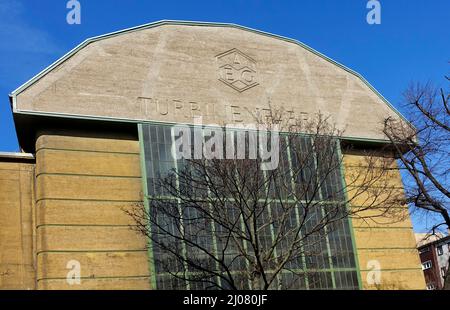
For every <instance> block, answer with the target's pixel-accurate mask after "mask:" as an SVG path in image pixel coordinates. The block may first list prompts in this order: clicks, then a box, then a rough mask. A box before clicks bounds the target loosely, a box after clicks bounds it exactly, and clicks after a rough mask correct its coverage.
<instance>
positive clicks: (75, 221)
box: [36, 135, 150, 289]
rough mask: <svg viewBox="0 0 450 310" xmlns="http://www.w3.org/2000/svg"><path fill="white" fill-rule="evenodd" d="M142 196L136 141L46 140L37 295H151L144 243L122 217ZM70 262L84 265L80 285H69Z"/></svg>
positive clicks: (40, 145)
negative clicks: (60, 291) (142, 292)
mask: <svg viewBox="0 0 450 310" xmlns="http://www.w3.org/2000/svg"><path fill="white" fill-rule="evenodd" d="M141 192H142V183H141V172H140V159H139V143H138V142H137V141H130V140H114V139H98V138H81V137H68V136H53V135H42V136H40V137H39V138H38V140H37V142H36V209H37V210H36V235H37V240H36V248H37V249H36V250H37V283H38V289H149V288H150V279H149V268H148V255H147V250H146V238H145V237H143V236H142V235H140V234H138V233H136V232H135V231H133V230H132V229H131V228H130V226H129V225H132V224H133V223H132V221H131V219H130V218H129V216H128V215H126V214H125V212H124V210H125V209H127V208H130V207H132V206H133V205H134V204H136V203H139V202H140V201H141V199H142V198H141ZM71 260H76V261H78V262H80V265H81V285H69V284H68V283H67V281H66V277H67V273H68V272H69V269H67V263H68V262H69V261H71Z"/></svg>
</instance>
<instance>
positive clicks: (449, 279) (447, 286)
mask: <svg viewBox="0 0 450 310" xmlns="http://www.w3.org/2000/svg"><path fill="white" fill-rule="evenodd" d="M442 289H443V290H450V255H449V257H448V263H447V272H446V273H445V277H444V286H443V287H442Z"/></svg>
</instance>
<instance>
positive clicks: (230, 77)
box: [216, 48, 259, 92]
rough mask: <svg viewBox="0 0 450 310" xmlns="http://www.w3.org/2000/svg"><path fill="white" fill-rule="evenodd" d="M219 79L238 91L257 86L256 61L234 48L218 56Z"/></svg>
mask: <svg viewBox="0 0 450 310" xmlns="http://www.w3.org/2000/svg"><path fill="white" fill-rule="evenodd" d="M216 59H217V65H218V69H219V81H222V82H223V83H225V84H227V85H228V86H230V87H232V88H234V89H235V90H237V91H238V92H243V91H245V90H247V89H250V88H252V87H255V86H257V85H258V84H259V83H258V82H257V76H256V74H257V72H256V61H255V60H254V59H252V58H251V57H250V56H247V55H245V54H244V53H243V52H241V51H240V50H238V49H236V48H233V49H231V50H229V51H226V52H224V53H221V54H219V55H217V56H216Z"/></svg>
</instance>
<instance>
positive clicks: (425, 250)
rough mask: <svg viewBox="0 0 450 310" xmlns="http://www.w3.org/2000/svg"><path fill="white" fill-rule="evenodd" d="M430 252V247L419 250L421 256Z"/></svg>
mask: <svg viewBox="0 0 450 310" xmlns="http://www.w3.org/2000/svg"><path fill="white" fill-rule="evenodd" d="M429 250H430V247H429V246H427V247H424V248H421V249H420V250H419V254H422V253H426V252H428V251H429Z"/></svg>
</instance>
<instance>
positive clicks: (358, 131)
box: [16, 24, 398, 139]
mask: <svg viewBox="0 0 450 310" xmlns="http://www.w3.org/2000/svg"><path fill="white" fill-rule="evenodd" d="M233 49H237V50H238V52H237V53H238V64H234V63H233V62H234V60H235V58H236V57H235V55H236V54H235V53H233ZM227 52H229V54H227ZM224 54H225V56H223V55H224ZM224 65H232V66H235V67H236V68H238V69H239V68H242V67H249V68H250V69H251V71H253V72H252V73H244V75H242V73H243V72H242V70H241V71H239V70H234V71H233V72H234V75H233V77H232V78H236V79H241V80H242V79H246V80H247V81H246V83H249V84H250V87H248V89H244V90H242V89H236V88H233V87H231V86H230V85H228V84H227V80H226V79H227V77H229V76H228V75H227V72H228V73H229V71H226V69H224V68H223V66H224ZM224 77H225V82H224V81H223V80H224ZM220 79H222V81H221V80H220ZM239 83H241V82H240V81H239V82H238V84H235V85H239ZM256 84H257V85H256ZM241 86H242V83H241ZM244 86H245V85H244ZM269 102H270V104H271V105H272V106H274V107H284V109H285V111H286V114H287V115H291V114H292V113H294V114H295V115H297V116H302V117H305V118H308V117H311V116H312V115H313V114H314V113H317V112H319V111H320V112H322V113H325V114H329V115H331V116H332V119H333V121H334V122H335V123H336V124H338V125H339V126H340V127H341V128H342V129H346V131H345V136H349V137H358V138H370V139H383V138H384V136H383V135H382V133H381V124H382V122H383V120H384V119H385V118H386V117H389V116H393V117H398V115H397V114H396V113H395V112H394V111H393V110H392V109H391V108H390V107H389V106H388V105H387V104H386V103H385V102H384V101H383V100H382V99H381V97H379V96H378V95H377V94H376V93H375V92H374V91H373V90H372V89H370V88H369V86H368V85H366V84H365V83H364V82H363V81H362V80H361V79H360V78H359V77H357V76H356V75H354V74H352V73H350V72H349V71H346V70H345V69H344V68H341V67H339V66H337V65H336V64H333V63H331V62H330V61H327V60H326V59H324V58H323V57H320V56H318V55H317V54H314V53H313V52H311V51H309V50H307V49H306V48H304V47H302V46H300V45H298V44H295V43H292V42H288V41H285V40H281V39H279V38H274V37H270V36H267V35H263V34H260V33H255V32H252V31H248V30H243V29H237V28H233V27H215V26H204V25H203V26H188V25H170V24H169V25H162V26H159V27H155V28H148V29H141V30H138V31H133V32H126V33H122V34H119V35H117V36H113V37H108V38H104V39H101V40H98V41H95V42H93V43H91V44H88V45H87V46H86V47H84V48H82V49H81V50H79V51H78V52H76V53H75V54H74V55H73V56H72V57H70V58H69V59H67V60H65V61H64V62H63V63H61V64H60V65H59V66H57V67H56V68H54V69H53V70H51V71H50V72H49V73H48V74H46V75H45V76H44V77H42V78H41V79H39V80H37V82H35V83H34V84H32V85H31V86H30V87H28V88H27V89H25V90H24V91H22V92H20V93H19V94H18V95H17V105H16V108H17V111H32V112H45V113H57V114H70V115H83V116H86V115H89V116H97V117H112V118H118V119H123V118H127V119H131V120H156V121H164V122H187V123H192V122H193V117H194V116H199V115H201V116H203V122H204V123H209V124H210V123H218V124H222V123H239V122H252V121H253V120H254V118H253V117H252V116H251V115H252V113H255V112H256V111H260V112H261V113H264V109H267V107H268V104H269Z"/></svg>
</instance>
